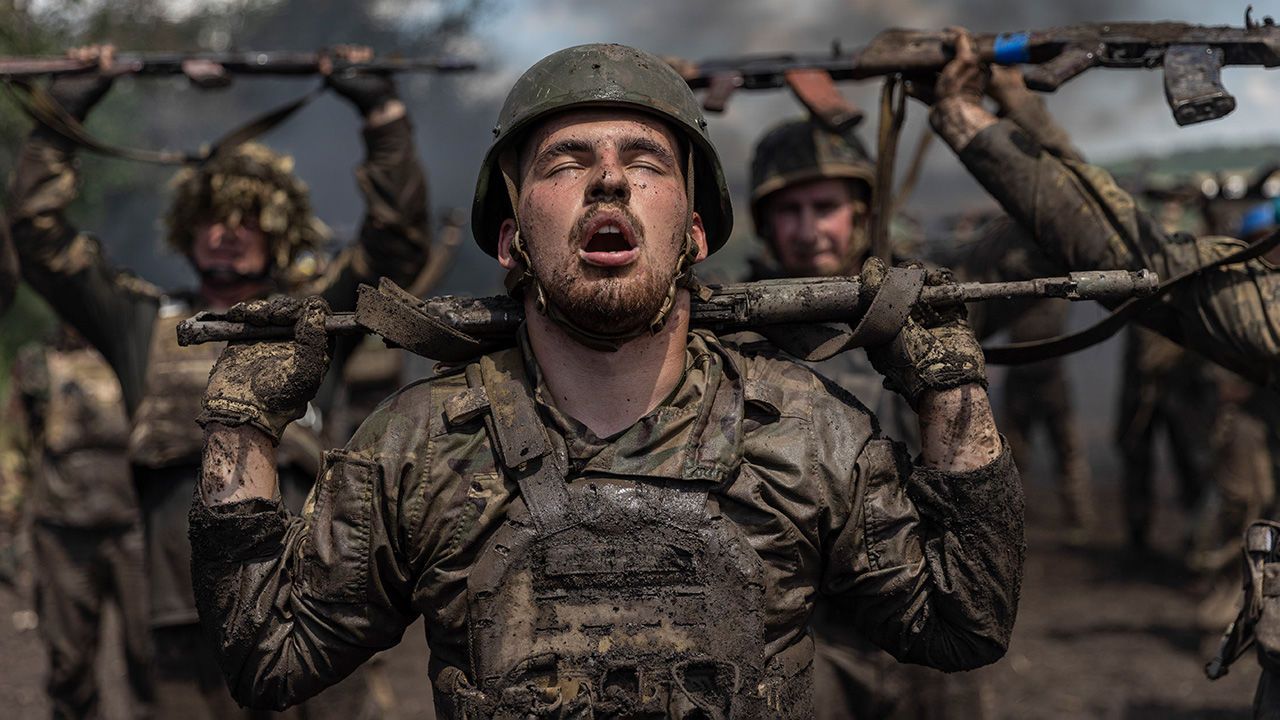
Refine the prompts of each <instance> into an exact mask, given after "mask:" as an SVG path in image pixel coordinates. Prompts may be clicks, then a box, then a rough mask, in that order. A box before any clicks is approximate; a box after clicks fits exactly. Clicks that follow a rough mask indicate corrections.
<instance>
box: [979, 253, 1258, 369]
mask: <svg viewBox="0 0 1280 720" xmlns="http://www.w3.org/2000/svg"><path fill="white" fill-rule="evenodd" d="M1278 245H1280V231H1276V232H1273V233H1272V234H1270V235H1268V236H1267V237H1265V238H1262V239H1261V240H1258V241H1257V242H1255V243H1253V244H1252V245H1249V246H1248V247H1244V248H1241V249H1240V250H1238V251H1236V252H1234V253H1231V254H1230V255H1228V256H1226V257H1224V258H1221V259H1219V260H1215V261H1213V262H1211V263H1209V264H1208V265H1202V266H1201V267H1198V268H1194V269H1192V270H1188V271H1186V272H1184V273H1182V274H1181V275H1177V276H1175V277H1172V278H1170V279H1168V280H1166V281H1164V282H1163V283H1161V284H1160V287H1158V288H1156V291H1155V292H1154V293H1152V294H1151V295H1148V296H1146V297H1142V298H1135V299H1132V300H1128V301H1126V302H1125V303H1124V304H1122V305H1120V306H1119V307H1117V308H1116V309H1115V310H1114V311H1112V313H1111V314H1110V315H1108V316H1107V317H1105V318H1103V319H1102V320H1099V321H1098V322H1097V323H1094V324H1093V325H1091V326H1089V327H1087V328H1085V329H1084V330H1081V331H1079V332H1075V333H1071V334H1069V335H1059V336H1058V337H1054V338H1048V339H1045V340H1033V341H1030V342H1023V343H1011V344H1009V345H1001V346H998V347H989V348H983V354H985V355H986V357H987V362H988V363H990V364H992V365H1023V364H1026V363H1033V362H1039V361H1041V360H1049V359H1051V358H1055V357H1059V356H1062V355H1069V354H1071V353H1073V352H1077V351H1080V350H1083V349H1085V348H1087V347H1092V346H1093V345H1096V344H1098V343H1100V342H1102V341H1103V340H1106V339H1107V338H1109V337H1111V336H1112V335H1115V334H1116V333H1117V332H1119V331H1120V328H1122V327H1124V326H1125V325H1126V324H1128V323H1129V322H1130V321H1131V320H1133V319H1134V318H1135V317H1137V316H1138V315H1139V314H1140V313H1142V312H1143V311H1144V310H1146V309H1148V308H1150V307H1151V306H1153V305H1155V304H1156V303H1157V302H1160V300H1161V298H1163V297H1164V296H1165V295H1168V294H1169V293H1170V292H1172V291H1173V290H1174V289H1175V288H1177V287H1180V286H1182V285H1184V284H1186V283H1188V282H1190V281H1191V280H1193V279H1195V278H1198V277H1200V276H1202V275H1204V274H1205V273H1208V272H1210V271H1213V270H1217V269H1219V268H1222V267H1226V266H1227V265H1235V264H1238V263H1243V262H1247V261H1249V260H1253V259H1255V258H1259V257H1262V256H1263V255H1265V254H1266V253H1267V252H1269V251H1270V250H1271V249H1272V248H1274V247H1276V246H1278Z"/></svg>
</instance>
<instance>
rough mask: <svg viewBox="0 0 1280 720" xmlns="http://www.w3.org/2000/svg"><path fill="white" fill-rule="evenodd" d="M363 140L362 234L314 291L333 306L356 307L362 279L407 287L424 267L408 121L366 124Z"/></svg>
mask: <svg viewBox="0 0 1280 720" xmlns="http://www.w3.org/2000/svg"><path fill="white" fill-rule="evenodd" d="M364 143H365V150H366V157H365V161H364V163H363V164H362V165H361V166H360V167H359V168H357V169H356V183H357V185H359V187H360V192H361V194H362V195H363V196H364V201H365V216H364V220H363V222H362V223H361V226H360V237H359V240H358V241H357V242H356V243H355V244H354V245H352V246H351V247H350V248H348V249H347V250H345V251H343V252H342V253H341V254H340V255H339V256H338V257H337V258H335V259H334V262H333V263H332V264H331V266H330V270H329V271H328V272H327V273H326V277H325V278H324V279H323V280H322V281H321V282H322V285H323V287H322V288H318V289H317V290H318V291H319V292H321V294H323V295H324V297H325V299H326V300H328V301H329V305H330V307H332V308H333V309H334V310H351V309H353V308H354V307H355V298H356V287H357V286H358V285H359V284H360V283H365V284H370V285H376V284H377V281H378V278H380V277H388V278H390V279H392V280H394V281H395V282H396V283H397V284H399V285H401V286H408V285H409V284H410V283H412V282H413V280H414V278H416V277H417V276H418V274H419V273H421V272H422V269H423V267H424V266H425V265H426V262H427V254H428V251H429V249H430V244H431V233H430V217H429V213H428V209H427V178H426V174H425V173H424V172H423V169H422V165H421V163H419V162H418V154H417V150H416V148H415V147H414V143H413V126H412V125H411V124H410V122H409V119H408V118H400V119H399V120H395V121H393V122H390V123H387V124H386V125H382V126H379V127H375V128H366V129H365V130H364Z"/></svg>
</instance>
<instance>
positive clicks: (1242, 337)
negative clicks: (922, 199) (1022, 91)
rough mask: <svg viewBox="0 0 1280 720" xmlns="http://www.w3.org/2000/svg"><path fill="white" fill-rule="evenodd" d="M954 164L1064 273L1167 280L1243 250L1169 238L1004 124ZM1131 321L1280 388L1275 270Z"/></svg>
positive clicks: (1182, 291) (1248, 267) (1222, 276)
mask: <svg viewBox="0 0 1280 720" xmlns="http://www.w3.org/2000/svg"><path fill="white" fill-rule="evenodd" d="M959 156H960V159H961V161H962V162H963V163H964V164H965V166H966V167H967V168H968V169H969V171H970V172H971V173H972V174H973V176H974V177H975V178H977V180H978V181H979V182H980V183H982V185H983V187H985V188H986V189H987V191H988V192H990V193H991V194H992V195H993V196H994V197H995V198H996V200H998V201H999V202H1000V204H1001V205H1003V206H1004V208H1005V210H1006V211H1007V212H1008V213H1009V214H1010V215H1011V216H1012V217H1014V218H1015V219H1016V220H1017V221H1018V222H1019V223H1021V224H1022V225H1023V226H1024V227H1025V228H1027V230H1028V231H1029V232H1030V233H1031V236H1032V238H1033V239H1034V241H1035V243H1036V244H1037V245H1038V246H1039V247H1040V249H1041V250H1042V251H1043V252H1044V253H1045V254H1046V255H1047V256H1049V257H1050V258H1051V259H1052V260H1053V261H1054V262H1056V263H1057V264H1058V266H1059V267H1060V268H1061V270H1063V271H1077V270H1096V269H1132V270H1137V269H1140V268H1150V269H1152V270H1154V271H1155V272H1156V273H1158V274H1159V275H1160V277H1161V278H1165V279H1167V278H1171V277H1174V276H1176V275H1179V274H1181V273H1183V272H1185V271H1187V270H1192V269H1195V268H1198V267H1201V266H1203V265H1206V264H1208V263H1211V262H1213V261H1214V260H1217V259H1219V258H1223V257H1226V256H1227V255H1229V254H1231V253H1233V252H1235V251H1237V250H1239V249H1240V248H1242V247H1244V244H1243V243H1242V242H1241V241H1239V240H1235V239H1232V238H1225V237H1199V238H1196V237H1191V236H1188V235H1183V234H1178V233H1175V234H1169V233H1166V232H1165V231H1164V230H1163V229H1162V228H1161V227H1160V225H1159V223H1158V222H1156V221H1155V220H1154V219H1153V218H1151V217H1150V216H1149V215H1147V214H1146V213H1144V212H1142V211H1140V210H1139V209H1138V207H1137V205H1136V203H1135V202H1134V199H1133V198H1132V197H1131V196H1130V195H1129V194H1128V193H1127V192H1125V191H1124V190H1122V189H1120V187H1119V186H1118V185H1117V184H1116V183H1115V181H1114V180H1113V179H1112V178H1111V176H1110V175H1108V174H1107V173H1106V172H1105V171H1103V170H1102V169H1100V168H1098V167H1095V166H1092V165H1089V164H1086V163H1083V162H1078V161H1075V160H1069V159H1063V158H1060V157H1058V156H1056V155H1054V154H1053V153H1051V152H1048V151H1046V150H1045V149H1044V147H1043V146H1042V145H1041V144H1039V143H1038V142H1037V141H1036V140H1035V139H1033V138H1032V137H1031V136H1029V135H1028V133H1027V132H1025V131H1023V130H1021V129H1020V128H1019V127H1018V126H1017V125H1016V124H1014V123H1013V122H1012V121H1010V120H1001V121H1000V122H998V123H996V124H995V125H992V126H990V127H988V128H985V129H984V130H982V131H981V132H979V133H978V135H977V136H976V137H974V138H973V140H971V141H970V142H969V144H968V145H967V146H965V147H964V148H963V149H961V150H960V152H959ZM1138 322H1140V323H1142V324H1143V325H1145V326H1147V327H1149V328H1151V329H1152V330H1155V331H1157V332H1159V333H1160V334H1162V335H1164V336H1166V337H1168V338H1170V339H1172V340H1174V341H1176V342H1178V343H1180V344H1182V345H1185V346H1187V347H1189V348H1191V349H1192V350H1195V351H1196V352H1198V353H1200V354H1202V355H1204V356H1206V357H1208V358H1209V359H1211V360H1213V361H1215V362H1217V363H1219V364H1220V365H1223V366H1224V367H1226V368H1228V369H1230V370H1234V371H1235V372H1237V373H1239V374H1241V375H1243V376H1245V377H1247V378H1249V379H1251V380H1253V381H1254V382H1257V383H1259V384H1270V385H1272V386H1278V385H1280V268H1277V267H1276V265H1274V264H1273V263H1271V262H1270V261H1268V260H1266V259H1261V258H1260V259H1256V260H1251V261H1249V262H1247V263H1242V264H1238V265H1232V266H1230V267H1226V268H1221V269H1219V270H1217V271H1215V272H1212V273H1208V274H1206V275H1203V276H1201V277H1199V278H1196V279H1195V280H1193V281H1191V283H1190V284H1188V285H1185V286H1183V287H1180V288H1178V289H1177V290H1175V291H1173V292H1172V293H1171V294H1170V295H1169V296H1167V297H1166V298H1165V300H1164V301H1163V302H1160V303H1159V304H1157V305H1156V306H1155V307H1153V308H1151V309H1150V310H1148V311H1147V312H1145V313H1144V314H1143V315H1142V317H1140V318H1139V319H1138Z"/></svg>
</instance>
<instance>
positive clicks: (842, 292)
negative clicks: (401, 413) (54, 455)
mask: <svg viewBox="0 0 1280 720" xmlns="http://www.w3.org/2000/svg"><path fill="white" fill-rule="evenodd" d="M1158 286H1159V282H1158V280H1157V278H1156V276H1155V275H1154V274H1152V273H1151V272H1149V271H1147V270H1139V271H1127V270H1103V271H1091V272H1079V273H1072V274H1071V275H1069V276H1067V277H1056V278H1038V279H1035V280H1023V281H1015V282H996V283H950V284H944V285H931V286H925V285H923V271H921V270H912V269H907V268H892V269H890V270H889V275H888V277H887V278H886V279H885V282H884V284H883V285H881V286H880V288H879V289H878V291H876V292H864V290H866V289H865V288H864V286H863V283H862V281H861V279H860V278H858V277H831V278H799V279H782V280H762V281H758V282H749V283H739V284H733V285H721V286H707V287H706V288H704V290H705V292H702V293H699V294H698V295H695V297H694V298H693V303H692V307H691V318H690V320H691V324H692V325H694V326H696V327H705V328H711V329H714V330H715V331H717V332H735V331H742V330H753V331H757V332H760V333H761V334H763V335H765V336H766V337H769V338H770V339H772V340H774V341H775V342H776V343H777V344H778V345H779V346H780V347H782V348H783V349H785V350H787V351H788V352H790V353H792V354H793V355H797V356H799V357H804V358H806V359H822V356H825V357H830V356H831V355H834V354H836V353H838V352H842V351H844V350H847V349H850V348H852V347H860V346H864V345H874V344H877V343H878V342H884V341H887V340H889V339H892V338H893V336H894V335H896V334H897V332H898V331H899V330H900V329H901V327H902V323H903V322H904V320H905V319H906V315H907V313H908V312H910V310H911V308H912V306H913V305H915V304H916V303H918V302H922V303H927V304H930V305H938V306H942V305H956V304H959V303H965V302H974V301H981V300H990V299H995V298H1065V299H1068V300H1105V299H1120V298H1127V297H1143V296H1147V295H1150V294H1152V293H1154V292H1155V291H1156V288H1157V287H1158ZM523 320H524V311H523V308H522V306H521V305H520V303H519V302H517V301H516V300H514V299H513V298H510V297H508V296H505V295H502V296H496V297H485V298H459V297H450V296H446V297H437V298H428V299H426V300H423V299H420V298H417V297H415V296H413V295H411V294H409V293H408V292H405V291H404V290H402V289H401V288H400V287H399V286H397V285H396V284H395V283H393V282H391V281H390V280H387V279H385V278H384V279H383V280H382V282H381V283H380V284H379V286H378V287H377V288H374V287H371V286H368V285H362V286H360V289H359V297H358V299H357V301H356V310H355V312H353V313H335V314H334V315H332V316H330V317H329V318H328V319H327V321H326V324H325V328H326V330H328V331H329V332H330V333H333V334H343V335H345V334H364V333H372V334H375V335H379V336H381V337H382V338H383V339H384V340H385V341H386V342H387V343H388V344H390V345H394V346H398V347H402V348H404V349H405V350H408V351H410V352H413V353H415V354H418V355H422V356H423V357H426V358H430V359H432V360H439V361H444V362H461V361H464V360H467V359H470V358H473V357H475V356H477V355H480V354H483V353H486V352H491V351H493V350H497V349H501V348H505V347H510V346H512V345H514V344H515V337H516V330H517V328H518V327H519V326H520V323H521V322H523ZM292 336H293V328H292V327H288V326H277V325H268V326H256V325H248V324H245V323H237V322H229V321H227V320H225V319H223V316H221V315H219V314H217V313H211V312H202V313H199V314H197V315H196V316H195V317H192V318H190V319H188V320H184V321H183V322H182V323H180V324H179V325H178V344H179V345H183V346H187V345H198V344H202V343H208V342H220V341H265V340H287V339H289V338H291V337H292Z"/></svg>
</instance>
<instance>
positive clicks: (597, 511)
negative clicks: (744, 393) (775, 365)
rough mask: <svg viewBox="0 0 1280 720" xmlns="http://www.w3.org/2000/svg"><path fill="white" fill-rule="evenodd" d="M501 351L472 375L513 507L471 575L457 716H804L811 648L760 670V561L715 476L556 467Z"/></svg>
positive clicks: (560, 462)
mask: <svg viewBox="0 0 1280 720" xmlns="http://www.w3.org/2000/svg"><path fill="white" fill-rule="evenodd" d="M497 357H498V359H497V361H496V363H495V361H494V360H490V359H489V358H485V359H482V361H481V364H480V365H479V366H478V368H479V369H478V370H476V368H477V366H472V367H471V368H468V382H469V384H471V385H472V387H473V388H478V387H483V388H484V390H485V392H486V394H487V396H488V398H489V399H490V400H491V402H493V405H492V406H491V416H490V419H489V421H488V422H487V423H486V425H487V428H488V431H489V432H490V434H491V437H492V439H493V444H494V447H495V448H497V449H498V452H497V454H498V455H499V458H498V459H499V464H500V465H505V466H506V467H507V470H508V474H509V475H511V476H514V477H516V478H518V482H519V485H520V495H521V501H520V502H518V503H517V504H516V505H515V506H514V507H513V509H512V512H511V514H510V516H509V518H508V520H507V522H506V523H504V524H503V526H502V527H501V528H500V529H499V530H498V531H497V532H496V533H495V534H494V535H493V537H492V538H490V539H489V541H488V543H487V545H486V547H485V549H484V551H483V552H482V553H481V555H480V557H479V559H478V561H477V563H476V565H475V566H474V568H473V569H472V571H471V573H470V575H469V578H468V583H467V603H468V605H467V612H468V623H467V624H468V632H469V636H470V637H469V640H470V648H471V665H472V668H471V670H472V672H471V673H470V676H471V678H472V679H473V682H474V685H473V686H472V687H470V688H464V689H461V690H459V691H457V694H456V699H457V701H458V702H457V708H458V712H457V716H459V717H466V718H473V717H474V718H481V717H483V718H525V717H533V716H536V717H554V718H783V717H795V718H801V717H810V716H811V715H812V700H811V697H810V692H811V690H810V678H809V672H808V666H807V663H809V662H810V661H811V659H812V645H811V643H810V642H808V641H807V640H806V641H804V642H801V643H799V644H798V645H797V646H796V647H795V648H793V650H792V651H789V652H784V653H782V655H780V656H779V657H777V658H774V659H773V660H772V661H771V662H768V663H766V661H765V656H764V648H765V627H764V607H763V605H764V585H763V582H762V572H763V563H762V561H761V559H760V557H759V556H758V554H757V553H756V552H755V551H754V550H753V549H752V547H751V546H750V545H749V543H748V542H747V540H746V537H745V534H744V533H743V532H742V531H741V530H740V529H739V528H738V527H737V526H736V525H735V524H734V523H733V522H731V521H730V520H728V519H727V518H726V517H724V516H723V515H722V514H721V513H720V511H719V504H718V502H717V499H716V496H715V495H713V494H712V493H711V490H712V489H713V488H714V487H715V484H714V483H713V482H691V481H689V480H672V479H666V478H659V477H645V476H581V475H578V476H575V475H574V474H572V473H569V472H566V470H565V468H566V467H567V465H568V460H567V458H566V457H565V456H564V451H563V449H552V446H551V445H550V444H549V443H548V442H547V441H546V440H545V431H543V425H542V423H541V422H539V420H538V416H537V410H536V408H535V407H534V405H533V400H532V397H531V395H530V390H529V388H528V386H527V384H525V383H521V382H518V381H515V380H513V379H511V373H510V372H509V371H510V369H511V364H512V363H514V364H519V363H520V362H521V361H520V359H519V355H518V354H517V353H514V352H512V353H506V354H503V355H500V356H497ZM504 363H505V364H506V365H507V367H506V368H500V367H499V365H500V364H504ZM473 371H474V372H473ZM728 394H729V395H730V398H729V401H730V402H737V403H741V402H742V397H741V390H740V389H736V390H735V391H733V392H732V393H728ZM538 434H542V441H541V442H539V438H538ZM731 435H732V436H733V437H736V438H740V436H739V435H738V434H737V433H736V432H735V433H731ZM522 457H523V458H526V459H525V460H524V461H523V462H520V463H518V464H514V463H512V462H511V461H513V460H517V459H519V458H522ZM513 464H514V465H515V466H514V467H513ZM727 608H732V612H726V610H725V609H727ZM798 667H800V668H803V669H800V670H798V669H797V668H798Z"/></svg>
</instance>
